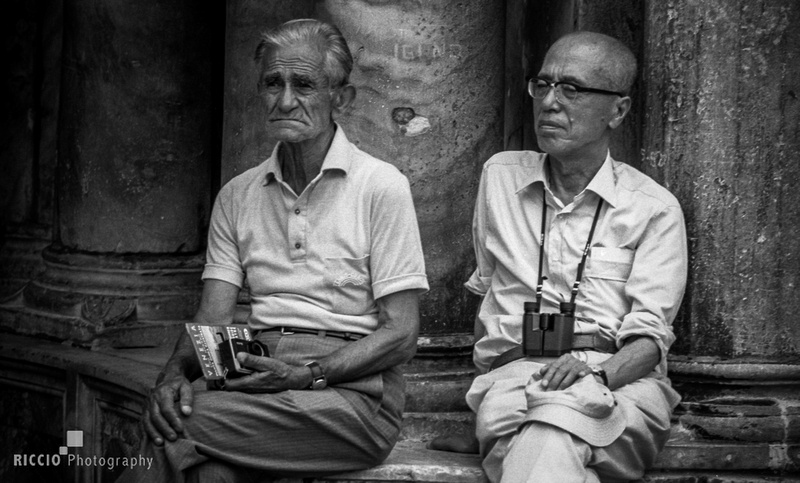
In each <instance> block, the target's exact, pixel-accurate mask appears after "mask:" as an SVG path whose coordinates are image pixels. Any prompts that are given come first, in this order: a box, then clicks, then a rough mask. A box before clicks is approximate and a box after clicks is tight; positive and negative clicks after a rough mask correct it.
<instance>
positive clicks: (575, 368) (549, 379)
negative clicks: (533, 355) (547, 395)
mask: <svg viewBox="0 0 800 483" xmlns="http://www.w3.org/2000/svg"><path fill="white" fill-rule="evenodd" d="M591 373H592V370H591V369H590V368H589V366H588V365H587V364H586V363H585V362H581V361H579V360H578V359H576V358H574V357H572V356H571V355H570V354H564V355H562V356H561V357H559V358H558V359H557V360H556V361H555V362H551V363H550V364H547V365H546V366H544V367H542V368H541V369H540V370H539V374H538V375H539V376H540V377H541V378H542V381H541V384H542V387H544V388H545V390H547V391H555V390H562V389H566V388H568V387H570V386H571V385H572V384H574V383H575V381H577V380H579V379H580V378H582V377H584V376H586V375H587V374H591Z"/></svg>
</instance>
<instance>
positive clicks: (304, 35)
mask: <svg viewBox="0 0 800 483" xmlns="http://www.w3.org/2000/svg"><path fill="white" fill-rule="evenodd" d="M300 42H309V43H312V44H317V46H318V47H319V48H320V51H321V52H323V53H324V55H325V61H324V69H325V75H326V76H327V78H328V82H330V84H331V87H340V86H343V85H345V84H347V82H348V80H349V78H350V72H351V71H352V70H353V56H352V54H350V49H349V48H348V47H347V41H346V40H345V39H344V37H343V36H342V33H341V32H340V31H339V29H338V28H336V26H335V25H331V24H328V23H325V22H320V21H319V20H316V19H306V18H304V19H297V20H290V21H288V22H286V23H283V24H281V25H279V26H277V27H275V28H273V29H271V30H269V31H267V32H264V33H262V34H261V42H259V43H258V47H256V54H255V58H254V59H255V61H256V62H261V59H262V58H263V57H264V55H266V53H267V51H269V50H271V49H277V48H281V47H288V46H290V45H296V44H298V43H300Z"/></svg>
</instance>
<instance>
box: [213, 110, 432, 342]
mask: <svg viewBox="0 0 800 483" xmlns="http://www.w3.org/2000/svg"><path fill="white" fill-rule="evenodd" d="M279 148H280V145H279V146H276V147H275V150H274V151H273V153H272V156H270V158H269V159H267V160H266V161H265V162H264V163H262V164H261V165H259V166H257V167H255V168H252V169H250V170H248V171H246V172H244V173H242V174H241V175H239V176H237V177H235V178H234V179H232V180H231V181H230V182H228V183H227V184H226V185H225V186H224V187H223V188H222V190H221V191H220V193H219V195H218V196H217V200H216V203H215V204H214V209H213V212H212V215H211V224H210V227H209V235H208V252H207V263H206V267H205V270H204V272H203V279H209V278H211V279H218V280H223V281H225V282H229V283H232V284H234V285H236V286H238V287H240V288H241V287H242V286H243V284H244V281H245V278H246V280H247V285H248V286H249V289H250V299H251V308H252V312H251V315H250V318H249V320H248V323H249V325H250V326H251V328H253V329H254V330H256V329H265V328H270V327H276V326H290V327H300V328H309V329H318V330H337V331H349V332H356V333H361V334H369V333H371V332H373V331H374V330H375V329H376V328H377V327H378V308H377V305H376V302H375V301H376V300H377V299H380V298H381V297H384V296H386V295H389V294H392V293H395V292H399V291H403V290H419V291H425V290H427V289H428V281H427V277H426V275H425V263H424V259H423V254H422V245H421V242H420V236H419V227H418V225H417V219H416V214H415V211H414V204H413V201H412V198H411V191H410V188H409V183H408V180H407V179H406V177H405V176H404V175H403V174H402V173H400V171H399V170H398V169H397V168H395V167H394V166H392V165H391V164H388V163H386V162H383V161H380V160H378V159H376V158H374V157H372V156H370V155H368V154H366V153H364V152H363V151H361V150H360V149H358V148H357V147H356V146H355V145H353V144H351V143H350V142H349V141H348V140H347V137H346V136H345V134H344V131H343V130H342V128H341V127H340V126H338V125H337V126H336V134H335V135H334V138H333V141H332V143H331V146H330V149H329V150H328V153H327V155H326V156H325V159H324V161H323V164H322V168H321V170H320V173H319V175H318V176H317V177H316V178H314V180H312V181H311V183H309V185H308V186H307V187H306V188H305V190H304V191H303V192H302V193H301V194H300V195H299V196H298V195H297V194H295V193H294V191H293V190H292V188H290V187H289V185H288V184H287V183H286V182H285V181H284V180H283V177H282V174H281V167H280V163H279V162H278V158H277V153H278V149H279Z"/></svg>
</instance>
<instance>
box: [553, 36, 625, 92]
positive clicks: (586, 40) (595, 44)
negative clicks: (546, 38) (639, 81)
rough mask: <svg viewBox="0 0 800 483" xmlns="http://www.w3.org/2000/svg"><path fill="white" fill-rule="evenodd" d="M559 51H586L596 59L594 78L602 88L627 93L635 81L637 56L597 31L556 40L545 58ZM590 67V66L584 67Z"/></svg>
mask: <svg viewBox="0 0 800 483" xmlns="http://www.w3.org/2000/svg"><path fill="white" fill-rule="evenodd" d="M558 49H566V50H575V49H586V50H589V51H591V52H592V55H593V57H594V58H595V59H597V61H598V62H597V63H596V64H595V66H593V67H594V68H595V75H596V76H598V77H599V79H600V80H602V81H603V82H605V83H607V85H606V86H604V88H606V89H608V90H613V91H618V92H624V93H626V94H628V93H629V92H630V89H631V87H632V86H633V81H634V80H635V79H636V70H637V63H636V56H635V55H633V52H631V50H630V49H629V48H628V47H627V46H626V45H625V44H623V43H622V42H620V41H619V40H617V39H615V38H613V37H609V36H608V35H604V34H600V33H597V32H584V31H579V32H572V33H569V34H567V35H564V36H563V37H561V38H559V39H558V40H557V41H556V43H554V44H553V45H552V46H551V47H550V49H549V50H548V51H547V53H548V55H550V53H551V52H553V51H556V50H558ZM587 67H589V66H587Z"/></svg>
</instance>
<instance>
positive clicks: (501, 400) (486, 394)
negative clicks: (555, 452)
mask: <svg viewBox="0 0 800 483" xmlns="http://www.w3.org/2000/svg"><path fill="white" fill-rule="evenodd" d="M541 367H542V364H540V363H537V362H529V361H522V360H521V361H517V362H512V363H510V364H508V365H506V366H503V367H501V368H500V369H497V370H494V371H492V372H489V373H487V374H484V375H482V376H479V377H478V378H476V379H475V381H474V382H473V384H472V387H471V388H470V390H469V393H468V394H467V399H468V402H469V405H470V407H471V408H472V409H473V411H475V414H476V416H475V426H476V436H477V437H478V440H479V442H480V444H481V453H482V454H484V455H485V454H486V452H487V451H488V450H489V449H490V448H491V446H492V445H493V444H494V442H495V441H496V440H497V439H499V438H501V437H503V436H506V435H511V434H515V433H516V432H517V428H518V427H519V425H520V424H522V422H523V420H524V417H525V413H526V412H527V410H528V402H527V400H526V398H525V386H526V385H527V384H528V383H529V381H530V379H531V375H532V374H533V373H534V372H536V371H538V370H539V369H540V368H541Z"/></svg>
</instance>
